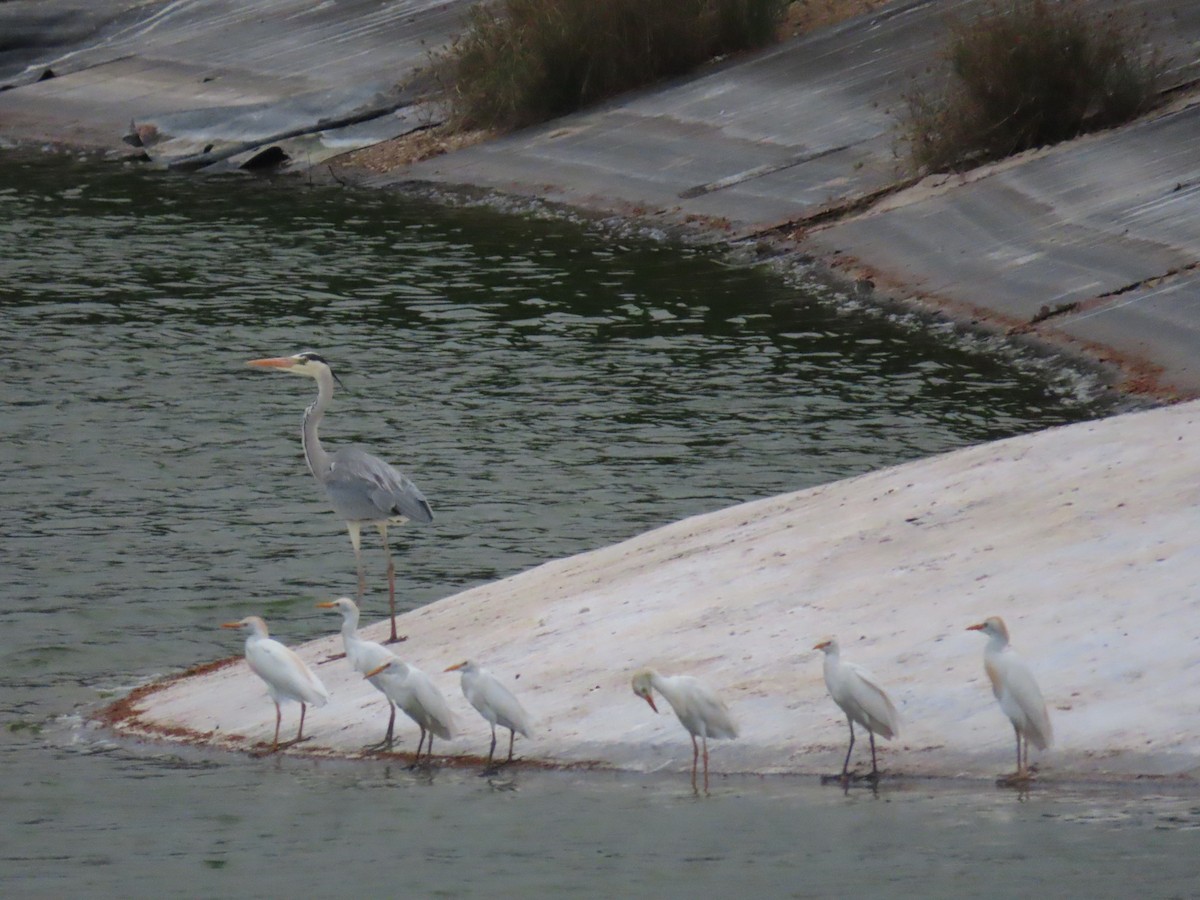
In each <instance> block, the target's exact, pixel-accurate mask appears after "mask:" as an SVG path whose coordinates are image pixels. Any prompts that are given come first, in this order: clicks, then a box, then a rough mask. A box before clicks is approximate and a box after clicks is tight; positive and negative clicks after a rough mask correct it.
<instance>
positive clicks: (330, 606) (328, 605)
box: [317, 600, 391, 665]
mask: <svg viewBox="0 0 1200 900" xmlns="http://www.w3.org/2000/svg"><path fill="white" fill-rule="evenodd" d="M317 609H337V604H336V603H334V602H333V601H332V600H326V601H324V602H322V603H318V604H317ZM388 665H391V663H388Z"/></svg>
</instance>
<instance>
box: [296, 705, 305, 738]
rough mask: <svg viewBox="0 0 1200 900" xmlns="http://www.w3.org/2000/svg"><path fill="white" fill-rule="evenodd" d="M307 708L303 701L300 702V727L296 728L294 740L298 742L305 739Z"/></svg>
mask: <svg viewBox="0 0 1200 900" xmlns="http://www.w3.org/2000/svg"><path fill="white" fill-rule="evenodd" d="M306 709H307V707H306V706H305V705H304V704H303V703H301V704H300V727H299V728H298V729H296V740H295V741H293V743H296V744H298V743H300V742H301V741H302V740H304V711H305V710H306Z"/></svg>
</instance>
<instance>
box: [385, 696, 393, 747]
mask: <svg viewBox="0 0 1200 900" xmlns="http://www.w3.org/2000/svg"><path fill="white" fill-rule="evenodd" d="M388 709H390V710H391V714H390V715H389V716H388V730H387V734H386V735H384V737H383V744H384V746H385V747H387V748H388V749H389V750H391V749H392V729H393V728H394V727H395V725H396V706H395V704H393V703H388Z"/></svg>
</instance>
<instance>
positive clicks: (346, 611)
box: [317, 597, 396, 747]
mask: <svg viewBox="0 0 1200 900" xmlns="http://www.w3.org/2000/svg"><path fill="white" fill-rule="evenodd" d="M317 608H318V609H336V610H337V611H338V612H340V613H341V614H342V646H343V647H344V648H345V650H346V661H347V662H348V663H350V665H351V666H352V667H353V668H354V671H356V672H358V673H359V674H360V675H366V674H367V673H368V672H370V671H372V670H374V669H377V668H379V667H380V666H383V665H386V664H387V663H389V662H391V661H392V659H393V655H392V653H391V652H390V651H389V650H388V649H387V648H386V647H384V646H383V645H382V644H377V643H376V642H375V641H368V640H367V639H366V638H363V637H360V636H359V634H358V604H357V603H355V602H354V601H353V600H351V599H350V598H349V597H339V598H338V599H337V600H331V601H327V602H324V603H318V604H317ZM367 680H368V681H370V682H371V686H372V687H374V688H375V689H376V690H377V691H379V692H380V693H381V694H383V696H384V697H387V701H388V713H389V715H388V727H387V734H386V735H385V736H384V738H383V740H382V741H381V742H380V744H379V745H380V746H385V745H386V746H388V747H390V746H391V745H392V729H393V727H394V726H395V724H396V707H395V705H394V704H393V703H392V698H391V697H389V696H388V693H387V691H386V690H384V687H383V684H382V682H381V680H380V678H379V677H378V676H376V677H375V678H369V679H367Z"/></svg>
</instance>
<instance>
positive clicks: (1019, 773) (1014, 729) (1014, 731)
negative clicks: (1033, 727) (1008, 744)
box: [1013, 725, 1025, 778]
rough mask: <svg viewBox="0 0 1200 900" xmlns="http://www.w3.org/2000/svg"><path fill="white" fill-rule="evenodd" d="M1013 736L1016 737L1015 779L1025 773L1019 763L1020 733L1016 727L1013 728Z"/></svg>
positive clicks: (1022, 765)
mask: <svg viewBox="0 0 1200 900" xmlns="http://www.w3.org/2000/svg"><path fill="white" fill-rule="evenodd" d="M1013 734H1015V735H1016V736H1017V777H1018V778H1020V777H1021V776H1022V775H1023V774H1024V773H1025V766H1024V764H1023V763H1022V761H1021V731H1020V729H1019V728H1017V726H1016V725H1014V726H1013Z"/></svg>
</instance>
